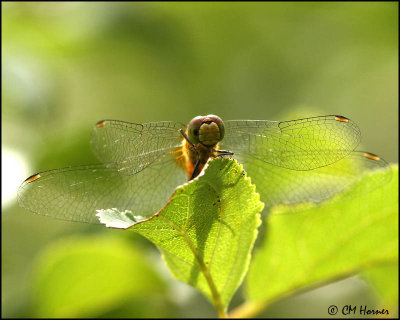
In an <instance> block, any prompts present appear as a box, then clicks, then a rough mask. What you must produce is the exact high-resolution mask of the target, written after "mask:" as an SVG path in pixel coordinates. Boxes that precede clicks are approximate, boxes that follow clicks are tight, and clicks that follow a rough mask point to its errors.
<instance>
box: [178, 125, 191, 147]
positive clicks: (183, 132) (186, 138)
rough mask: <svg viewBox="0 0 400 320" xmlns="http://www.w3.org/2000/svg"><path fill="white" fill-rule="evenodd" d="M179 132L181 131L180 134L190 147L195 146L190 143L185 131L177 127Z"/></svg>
mask: <svg viewBox="0 0 400 320" xmlns="http://www.w3.org/2000/svg"><path fill="white" fill-rule="evenodd" d="M179 132H180V133H181V135H183V137H184V138H185V140H186V141H187V142H188V143H189V144H190V145H191V146H192V147H195V145H194V144H193V143H192V141H190V139H189V137H188V136H187V135H186V133H185V131H183V130H182V129H179Z"/></svg>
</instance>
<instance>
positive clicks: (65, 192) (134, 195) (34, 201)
mask: <svg viewBox="0 0 400 320" xmlns="http://www.w3.org/2000/svg"><path fill="white" fill-rule="evenodd" d="M186 181H187V178H186V173H185V171H184V170H182V169H181V168H180V167H179V166H178V165H177V163H176V161H175V159H174V156H173V155H172V154H170V155H164V156H163V157H161V158H160V159H158V160H157V161H155V162H153V163H152V164H151V165H149V166H148V167H147V168H146V170H143V171H140V172H138V173H136V174H132V175H122V174H119V172H118V171H117V170H116V168H115V167H114V164H112V163H109V164H107V165H102V164H99V165H87V166H78V167H67V168H62V169H56V170H50V171H46V172H41V173H39V174H36V175H33V176H31V177H30V178H28V179H27V180H26V181H25V182H24V183H23V184H22V185H21V187H20V189H19V192H18V201H19V204H20V205H21V206H22V207H24V208H26V209H29V210H31V211H33V212H35V213H37V214H41V215H46V216H51V217H54V218H58V219H62V220H69V221H80V222H88V223H98V219H97V217H96V216H95V214H96V210H98V209H108V208H117V209H119V210H120V211H123V210H131V211H132V212H133V214H134V215H140V216H149V215H152V214H153V213H155V212H157V211H158V210H159V209H161V208H162V207H163V206H164V205H165V204H166V203H167V201H168V199H169V197H170V196H171V194H172V193H173V191H174V189H175V188H176V187H177V186H179V185H180V184H183V183H185V182H186Z"/></svg>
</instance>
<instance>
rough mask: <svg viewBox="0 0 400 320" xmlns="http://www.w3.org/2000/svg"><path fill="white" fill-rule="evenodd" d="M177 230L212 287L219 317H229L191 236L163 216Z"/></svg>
mask: <svg viewBox="0 0 400 320" xmlns="http://www.w3.org/2000/svg"><path fill="white" fill-rule="evenodd" d="M163 218H164V219H165V220H166V221H167V222H168V223H169V224H170V225H171V226H172V227H173V228H174V229H175V230H176V231H178V232H179V233H180V234H181V235H182V237H183V238H184V239H185V241H186V243H187V244H188V246H189V248H190V250H191V251H192V252H193V255H194V256H195V258H196V260H197V262H198V264H199V268H200V271H201V272H202V273H203V275H204V278H205V279H206V281H207V284H208V286H209V288H210V291H211V295H212V300H213V302H214V306H215V308H216V309H217V313H218V317H219V318H228V314H227V313H226V311H225V308H224V306H223V304H222V300H221V296H220V294H219V292H218V289H217V287H216V286H215V283H214V280H213V278H212V276H211V274H210V270H209V269H208V268H207V266H206V264H205V263H204V261H203V258H202V257H201V256H200V254H199V252H198V251H197V248H196V246H195V245H194V244H193V243H192V241H191V240H190V238H189V237H188V236H187V234H186V233H185V231H184V230H181V229H180V228H179V227H178V226H177V225H176V224H175V223H173V222H172V221H171V220H169V219H166V218H165V217H163Z"/></svg>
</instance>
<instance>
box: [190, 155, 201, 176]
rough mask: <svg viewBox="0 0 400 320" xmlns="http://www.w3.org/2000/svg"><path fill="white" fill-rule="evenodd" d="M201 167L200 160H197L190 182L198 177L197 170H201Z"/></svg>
mask: <svg viewBox="0 0 400 320" xmlns="http://www.w3.org/2000/svg"><path fill="white" fill-rule="evenodd" d="M199 165H200V158H199V159H197V161H196V164H195V165H194V169H193V172H192V175H191V176H190V179H189V181H190V180H192V179H194V178H195V177H197V170H198V169H199Z"/></svg>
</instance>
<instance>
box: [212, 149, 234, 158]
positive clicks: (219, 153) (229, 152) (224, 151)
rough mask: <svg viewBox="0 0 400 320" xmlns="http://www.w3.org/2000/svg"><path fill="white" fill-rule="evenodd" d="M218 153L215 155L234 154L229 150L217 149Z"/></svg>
mask: <svg viewBox="0 0 400 320" xmlns="http://www.w3.org/2000/svg"><path fill="white" fill-rule="evenodd" d="M215 151H216V152H217V153H218V154H217V155H216V156H215V157H223V156H233V155H234V153H233V152H232V151H228V150H215Z"/></svg>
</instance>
